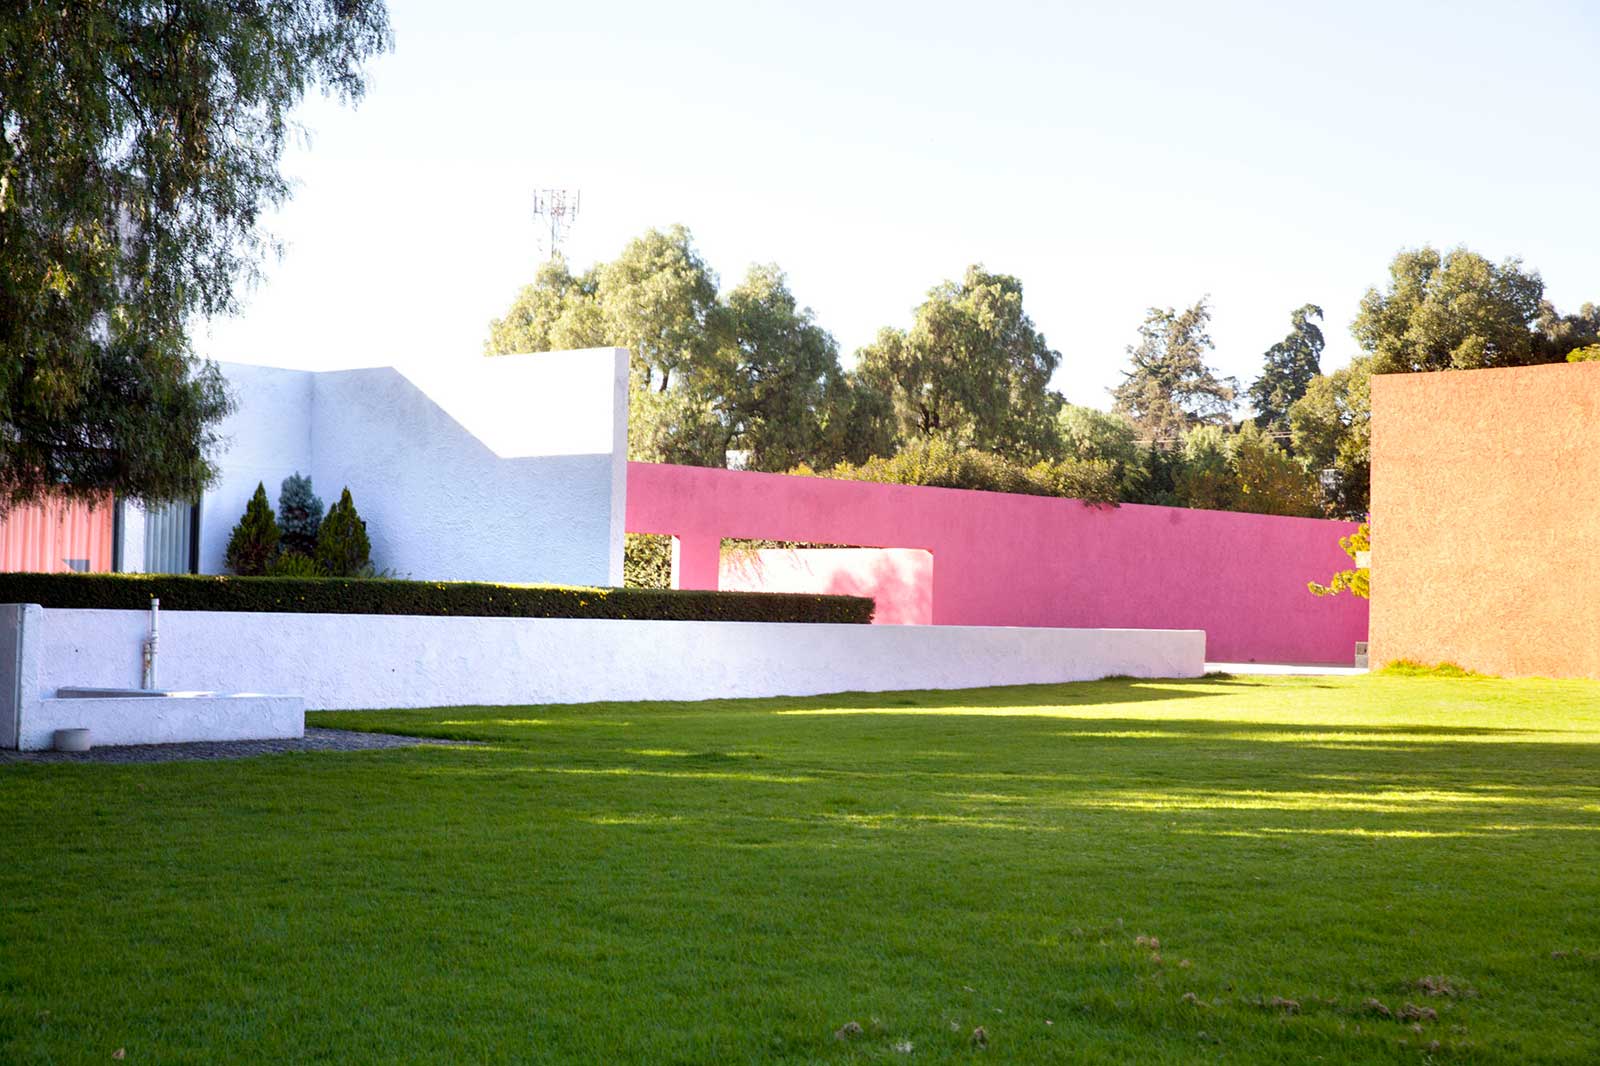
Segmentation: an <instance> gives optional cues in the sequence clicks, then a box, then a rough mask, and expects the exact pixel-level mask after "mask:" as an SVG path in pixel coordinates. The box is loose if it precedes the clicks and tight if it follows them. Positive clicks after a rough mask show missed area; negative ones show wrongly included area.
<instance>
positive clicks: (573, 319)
mask: <svg viewBox="0 0 1600 1066" xmlns="http://www.w3.org/2000/svg"><path fill="white" fill-rule="evenodd" d="M598 289H599V281H598V279H597V278H596V276H595V271H592V270H591V271H589V272H587V273H585V274H581V275H576V276H574V275H573V273H572V271H571V270H570V269H568V267H567V261H566V259H565V258H564V257H562V256H561V255H560V254H559V253H558V254H556V255H555V256H553V257H551V258H550V259H549V260H547V261H546V262H545V263H544V264H543V265H541V266H540V267H539V272H538V274H537V275H535V277H534V280H533V283H532V284H530V285H524V286H523V287H522V291H521V292H519V293H517V298H516V299H515V300H513V301H512V303H511V308H510V310H508V311H507V312H506V316H505V317H504V318H497V319H494V320H493V321H491V322H490V323H489V338H488V340H486V341H484V344H483V350H484V354H485V355H512V354H515V353H519V352H558V351H564V350H566V349H569V348H598V347H601V346H603V345H604V344H605V343H606V340H605V330H604V328H603V326H602V324H601V318H600V308H599V303H598V300H597V291H598Z"/></svg>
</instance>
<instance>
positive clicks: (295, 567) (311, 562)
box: [267, 552, 328, 577]
mask: <svg viewBox="0 0 1600 1066" xmlns="http://www.w3.org/2000/svg"><path fill="white" fill-rule="evenodd" d="M267 576H268V577H327V576H328V572H327V571H326V570H324V569H322V564H320V563H318V562H317V561H316V560H315V559H313V558H311V556H309V555H302V554H300V553H299V552H279V553H278V557H277V558H276V559H274V560H272V565H271V566H269V567H267Z"/></svg>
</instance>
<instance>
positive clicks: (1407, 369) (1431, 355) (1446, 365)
mask: <svg viewBox="0 0 1600 1066" xmlns="http://www.w3.org/2000/svg"><path fill="white" fill-rule="evenodd" d="M1547 308H1548V305H1547V304H1546V303H1545V301H1544V281H1543V280H1542V279H1541V278H1540V277H1539V273H1538V271H1530V270H1524V269H1523V267H1522V263H1521V261H1520V260H1517V259H1507V260H1506V261H1505V262H1503V263H1501V264H1499V265H1498V266H1497V265H1495V264H1493V263H1491V262H1489V260H1487V259H1485V258H1484V257H1483V256H1481V255H1479V254H1477V253H1476V252H1471V251H1468V250H1467V249H1465V248H1456V249H1454V250H1453V251H1451V252H1448V253H1445V254H1443V255H1441V254H1440V253H1439V252H1438V251H1436V250H1435V249H1433V248H1426V247H1424V248H1419V249H1415V250H1413V251H1405V252H1401V253H1400V254H1399V255H1397V256H1395V259H1394V262H1393V263H1391V264H1390V265H1389V287H1388V289H1387V291H1384V292H1380V291H1379V290H1378V289H1376V288H1373V289H1369V290H1367V294H1366V296H1364V297H1363V298H1362V300H1361V309H1360V311H1359V312H1358V313H1357V314H1356V318H1355V321H1354V322H1353V323H1351V326H1350V331H1351V333H1352V334H1354V336H1355V339H1356V343H1357V344H1359V345H1360V346H1361V349H1362V351H1364V352H1366V353H1367V354H1369V355H1370V356H1371V357H1372V372H1373V373H1374V374H1394V373H1411V372H1415V371H1424V370H1476V369H1479V368H1482V367H1493V366H1525V365H1527V364H1529V363H1537V362H1550V361H1553V359H1550V358H1546V357H1544V348H1545V346H1544V345H1543V344H1542V343H1540V342H1539V341H1538V339H1537V338H1538V336H1539V335H1538V333H1537V331H1536V329H1535V326H1536V324H1537V322H1538V320H1539V317H1540V315H1541V314H1542V313H1544V312H1545V311H1546V310H1547ZM1565 355H1566V353H1565V352H1562V353H1561V354H1560V355H1559V356H1556V357H1555V358H1564V357H1565Z"/></svg>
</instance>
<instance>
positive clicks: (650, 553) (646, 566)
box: [622, 533, 672, 589]
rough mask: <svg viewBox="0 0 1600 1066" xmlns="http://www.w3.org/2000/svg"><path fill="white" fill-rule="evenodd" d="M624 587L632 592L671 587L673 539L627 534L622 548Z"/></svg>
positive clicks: (655, 535) (661, 534) (661, 535)
mask: <svg viewBox="0 0 1600 1066" xmlns="http://www.w3.org/2000/svg"><path fill="white" fill-rule="evenodd" d="M622 583H623V584H624V585H626V586H627V587H628V588H630V589H670V588H671V587H672V537H670V536H668V535H667V534H665V533H628V534H626V535H625V538H624V540H623V544H622Z"/></svg>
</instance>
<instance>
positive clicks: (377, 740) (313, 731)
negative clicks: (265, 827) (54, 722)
mask: <svg viewBox="0 0 1600 1066" xmlns="http://www.w3.org/2000/svg"><path fill="white" fill-rule="evenodd" d="M472 743H475V742H474V741H470V740H437V739H434V738H432V737H402V736H395V735H393V734H391V733H357V732H355V731H354V730H350V729H322V728H319V727H317V726H309V725H308V726H306V735H305V737H304V738H303V739H301V740H222V741H202V742H199V743H194V744H130V745H127V746H125V747H118V746H114V745H113V746H107V747H103V748H91V749H89V750H88V751H86V752H81V753H79V752H69V751H4V750H0V764H5V763H14V762H179V761H184V760H190V759H243V758H247V757H249V756H251V755H281V754H283V753H284V752H288V751H375V750H378V749H380V748H414V747H417V746H418V745H422V744H444V745H452V746H454V745H460V744H472Z"/></svg>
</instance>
